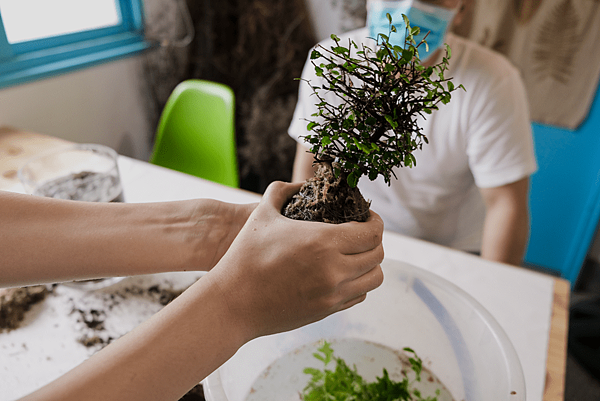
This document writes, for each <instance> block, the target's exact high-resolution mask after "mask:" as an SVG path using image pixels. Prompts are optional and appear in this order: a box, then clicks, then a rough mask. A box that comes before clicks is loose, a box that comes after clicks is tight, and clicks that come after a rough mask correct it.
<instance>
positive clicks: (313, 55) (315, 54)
mask: <svg viewBox="0 0 600 401" xmlns="http://www.w3.org/2000/svg"><path fill="white" fill-rule="evenodd" d="M321 56H322V54H321V53H320V52H319V51H318V50H313V51H312V52H311V53H310V59H311V60H316V59H318V58H319V57H321Z"/></svg>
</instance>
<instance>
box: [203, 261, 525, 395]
mask: <svg viewBox="0 0 600 401" xmlns="http://www.w3.org/2000/svg"><path fill="white" fill-rule="evenodd" d="M382 268H383V271H384V275H385V279H384V282H383V284H382V285H381V287H379V288H378V289H376V290H374V291H372V292H370V293H369V295H368V296H367V299H366V300H365V301H364V302H363V303H361V304H358V305H356V306H355V307H352V308H349V309H347V310H345V311H342V312H339V313H337V314H334V315H331V316H329V317H327V318H325V319H323V320H321V321H319V322H316V323H313V324H310V325H307V326H304V327H302V328H299V329H296V330H293V331H289V332H286V333H279V334H276V335H271V336H267V337H261V338H258V339H255V340H253V341H251V342H249V343H247V344H245V345H244V346H243V347H241V348H240V349H239V350H238V352H237V353H236V354H235V355H234V356H233V357H232V358H231V359H229V360H228V361H227V362H226V363H224V364H223V365H222V366H221V367H220V368H219V369H217V370H216V371H214V372H213V373H212V374H211V375H209V376H208V377H207V378H206V379H205V380H204V381H203V383H202V384H203V388H204V393H205V397H206V400H207V401H251V400H258V399H261V400H262V401H270V400H273V401H297V400H300V396H299V391H301V390H302V389H303V388H304V386H305V385H306V383H308V381H309V379H310V376H308V375H306V374H304V373H303V369H304V368H305V367H307V363H309V360H311V359H310V358H308V359H307V358H296V357H293V356H294V355H301V354H302V355H304V354H307V351H306V350H307V349H309V348H310V349H312V350H313V352H316V349H317V344H320V342H322V341H323V340H327V341H330V342H332V343H333V344H334V345H333V348H334V351H335V353H336V354H338V351H337V350H336V348H335V344H336V343H339V342H340V341H342V342H343V341H351V344H352V346H350V347H347V346H345V347H344V346H343V347H342V348H341V349H340V350H341V351H340V352H341V353H342V354H341V355H338V356H340V357H342V358H343V359H349V360H351V361H354V362H355V363H356V364H357V369H358V372H359V373H361V371H362V370H364V369H366V368H365V366H363V365H364V363H365V362H360V361H361V360H362V361H367V360H369V359H370V360H371V361H372V360H375V361H378V362H379V363H378V364H376V370H378V371H379V376H381V373H382V371H381V370H382V368H383V367H385V368H387V369H392V368H393V367H392V366H386V364H387V362H385V361H386V357H385V356H384V354H390V353H394V352H400V351H401V350H402V349H403V348H405V347H409V348H411V349H413V350H414V351H415V352H416V353H417V355H418V356H419V357H420V358H421V359H422V360H423V366H424V367H425V368H426V369H428V370H429V371H431V373H432V374H433V375H434V377H435V378H437V379H438V380H439V382H440V385H441V386H443V388H445V389H447V390H448V391H449V393H450V394H451V395H452V398H453V399H454V400H456V401H461V400H464V401H481V400H486V401H524V400H525V380H524V376H523V370H522V368H521V364H520V362H519V359H518V356H517V354H516V351H515V349H514V347H513V345H512V343H511V342H510V340H509V339H508V337H507V335H506V333H505V332H504V330H503V329H502V328H501V327H500V325H499V324H498V323H497V322H496V320H495V319H494V318H493V317H492V315H491V314H490V313H489V312H488V311H487V310H486V309H485V308H483V306H481V304H479V303H478V302H477V301H476V300H475V299H473V298H472V297H471V296H470V295H468V294H467V293H466V292H464V291H463V290H461V289H460V288H458V287H457V286H455V285H454V284H452V283H450V282H448V281H447V280H445V279H443V278H441V277H439V276H437V275H435V274H433V273H430V272H428V271H426V270H423V269H420V268H417V267H414V266H411V265H409V264H406V263H402V262H398V261H393V260H385V261H384V262H383V263H382ZM373 344H375V345H376V346H377V347H380V348H382V349H387V350H388V351H387V352H384V353H383V354H382V355H381V356H373V355H372V358H368V357H365V356H366V355H368V354H373V352H372V346H373ZM307 347H309V348H307ZM308 354H311V355H312V352H308ZM388 357H389V355H388ZM388 359H389V358H388ZM316 362H318V361H316ZM317 366H318V365H317ZM281 371H284V373H281ZM369 375H371V373H369ZM273 377H275V379H274V380H273ZM266 383H267V384H266ZM257 393H258V395H259V398H256V396H257Z"/></svg>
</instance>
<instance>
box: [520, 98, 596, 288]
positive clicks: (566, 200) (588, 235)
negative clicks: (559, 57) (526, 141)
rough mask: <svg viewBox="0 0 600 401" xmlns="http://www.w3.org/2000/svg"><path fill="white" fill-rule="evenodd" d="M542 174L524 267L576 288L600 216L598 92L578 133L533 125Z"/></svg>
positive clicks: (534, 193) (535, 179)
mask: <svg viewBox="0 0 600 401" xmlns="http://www.w3.org/2000/svg"><path fill="white" fill-rule="evenodd" d="M533 135H534V144H535V151H536V156H537V159H538V164H539V171H537V172H536V173H535V174H534V175H533V176H532V177H531V195H530V208H531V236H530V240H529V246H528V249H527V253H526V255H525V263H526V264H530V265H534V266H539V267H542V268H546V269H550V270H553V271H556V272H559V273H560V275H561V276H562V277H563V278H565V279H567V280H569V281H570V282H571V285H572V286H573V285H574V284H575V282H576V280H577V277H578V276H579V272H580V270H581V267H582V266H583V263H584V261H585V258H586V255H587V253H588V250H589V248H590V245H591V243H592V241H593V239H594V235H595V233H596V230H597V227H598V220H599V218H600V91H597V92H596V97H595V99H594V102H593V104H592V106H591V109H590V113H589V115H588V117H587V119H586V121H584V123H583V124H582V125H581V126H579V128H577V130H575V131H571V130H567V129H560V128H556V127H551V126H546V125H540V124H533Z"/></svg>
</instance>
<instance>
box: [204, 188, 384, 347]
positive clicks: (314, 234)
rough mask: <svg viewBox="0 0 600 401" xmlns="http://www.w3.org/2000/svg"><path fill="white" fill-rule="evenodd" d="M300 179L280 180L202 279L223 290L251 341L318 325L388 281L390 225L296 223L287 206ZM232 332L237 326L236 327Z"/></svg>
mask: <svg viewBox="0 0 600 401" xmlns="http://www.w3.org/2000/svg"><path fill="white" fill-rule="evenodd" d="M300 186H301V184H284V183H281V182H277V183H273V184H271V185H270V186H269V188H268V189H267V191H266V193H265V195H264V197H263V199H262V201H261V202H260V204H259V205H258V207H257V208H256V209H255V210H254V212H253V213H252V214H251V215H250V217H249V219H248V222H247V223H246V225H245V226H244V227H243V228H242V230H241V231H240V233H239V235H238V236H237V238H236V239H235V240H234V241H233V243H232V244H231V247H230V248H229V251H228V252H227V253H226V254H225V256H224V257H223V259H222V260H221V262H219V264H218V265H217V266H216V267H215V268H214V269H213V271H211V272H210V273H209V274H208V275H206V276H205V277H204V278H203V279H202V280H204V281H205V282H204V284H209V283H207V281H209V282H210V281H212V282H213V283H214V284H216V285H217V286H218V287H219V288H220V293H221V295H222V298H223V300H224V302H226V303H227V305H228V310H229V311H230V313H231V314H232V316H231V321H232V322H235V324H236V325H238V326H236V327H237V329H239V330H241V331H242V332H243V333H246V336H247V340H249V339H251V338H254V337H258V336H262V335H268V334H272V333H276V332H281V331H287V330H292V329H294V328H297V327H300V326H303V325H306V324H309V323H312V322H315V321H317V320H320V319H322V318H324V317H326V316H328V315H330V314H332V313H335V312H338V311H341V310H343V309H346V308H349V307H351V306H353V305H355V304H357V303H359V302H362V301H363V300H364V299H365V298H366V294H367V292H369V291H371V290H373V289H375V288H376V287H378V286H379V285H381V283H382V282H383V272H382V270H381V267H380V265H379V264H380V263H381V261H382V260H383V246H382V243H381V241H382V234H383V222H382V220H381V218H380V217H379V216H378V215H377V214H376V213H373V212H371V217H370V218H369V220H368V221H367V222H364V223H357V222H350V223H344V224H338V225H336V224H327V223H317V222H307V221H298V220H291V219H288V218H286V217H284V216H282V215H281V212H280V211H281V209H282V207H283V205H284V203H285V202H286V201H287V200H288V199H289V198H290V197H291V196H292V195H293V194H294V193H296V192H297V191H298V189H299V188H300ZM232 329H233V328H232Z"/></svg>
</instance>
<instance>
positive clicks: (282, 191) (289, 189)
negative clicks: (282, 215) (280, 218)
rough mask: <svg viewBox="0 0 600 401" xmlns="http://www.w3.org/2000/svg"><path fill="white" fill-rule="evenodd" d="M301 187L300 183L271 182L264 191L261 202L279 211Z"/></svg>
mask: <svg viewBox="0 0 600 401" xmlns="http://www.w3.org/2000/svg"><path fill="white" fill-rule="evenodd" d="M301 187H302V183H301V182H296V183H286V182H281V181H274V182H272V183H271V184H270V185H269V186H268V187H267V189H266V191H265V194H264V196H263V202H265V203H268V204H270V205H271V206H273V207H274V208H275V209H277V210H278V211H280V210H281V209H282V208H283V206H284V205H285V203H286V202H287V201H288V200H289V199H290V198H291V197H292V196H293V195H294V194H296V193H298V191H299V190H300V188H301Z"/></svg>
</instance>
